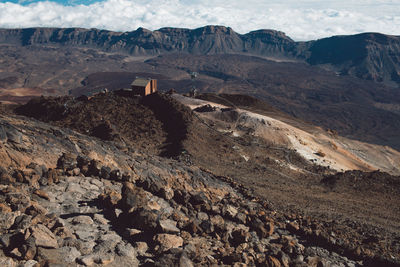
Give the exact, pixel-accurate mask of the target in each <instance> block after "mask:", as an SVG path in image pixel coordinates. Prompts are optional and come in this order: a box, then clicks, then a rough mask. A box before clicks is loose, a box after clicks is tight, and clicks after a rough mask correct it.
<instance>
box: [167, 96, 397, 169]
mask: <svg viewBox="0 0 400 267" xmlns="http://www.w3.org/2000/svg"><path fill="white" fill-rule="evenodd" d="M174 98H175V99H177V100H178V101H180V102H181V103H183V104H185V105H187V106H189V107H190V108H192V109H194V108H196V107H199V106H202V105H205V104H210V105H211V106H215V107H217V110H216V111H213V112H203V113H197V115H198V116H201V117H203V118H205V119H207V120H208V121H210V120H212V121H215V124H214V126H213V127H214V128H215V129H216V130H218V131H221V132H230V133H231V134H232V135H233V136H238V135H242V134H245V133H247V134H252V135H254V136H258V137H261V138H263V139H265V140H267V141H268V142H270V143H273V144H274V145H277V146H284V147H288V148H291V149H294V150H296V151H297V152H298V153H299V154H300V155H302V156H303V157H304V158H306V159H307V160H310V161H313V162H315V163H316V164H319V165H322V166H329V167H330V168H332V169H335V170H338V171H345V170H363V171H374V170H381V171H385V172H388V173H391V174H394V175H400V152H398V151H396V150H394V149H392V148H390V147H387V146H380V145H374V144H368V143H363V142H360V141H356V140H351V139H348V138H344V137H341V136H336V135H332V134H330V133H328V132H326V131H324V130H322V129H320V130H316V129H317V128H315V127H313V128H312V129H310V131H307V130H304V129H299V128H297V127H294V126H292V125H290V124H288V123H285V122H282V121H279V120H277V119H275V118H272V117H268V116H264V115H260V114H256V113H252V112H249V111H246V110H242V109H234V110H231V111H221V108H226V107H225V106H223V105H220V104H216V103H212V102H207V101H203V100H199V99H193V98H189V97H184V96H181V95H177V94H175V95H174ZM250 157H251V155H250ZM289 165H290V163H289Z"/></svg>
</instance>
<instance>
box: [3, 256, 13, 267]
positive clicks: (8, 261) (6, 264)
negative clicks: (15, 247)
mask: <svg viewBox="0 0 400 267" xmlns="http://www.w3.org/2000/svg"><path fill="white" fill-rule="evenodd" d="M0 266H3V267H16V266H17V264H16V263H15V261H14V260H13V259H12V258H8V257H0Z"/></svg>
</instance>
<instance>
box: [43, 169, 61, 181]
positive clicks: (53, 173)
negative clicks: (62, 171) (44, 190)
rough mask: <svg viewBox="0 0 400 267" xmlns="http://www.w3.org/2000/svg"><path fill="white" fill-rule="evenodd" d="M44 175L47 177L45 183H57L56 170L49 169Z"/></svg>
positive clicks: (58, 179)
mask: <svg viewBox="0 0 400 267" xmlns="http://www.w3.org/2000/svg"><path fill="white" fill-rule="evenodd" d="M45 177H46V178H47V183H48V184H49V185H51V184H53V183H58V182H59V181H60V178H59V175H58V172H57V170H54V169H49V170H48V171H47V172H46V174H45Z"/></svg>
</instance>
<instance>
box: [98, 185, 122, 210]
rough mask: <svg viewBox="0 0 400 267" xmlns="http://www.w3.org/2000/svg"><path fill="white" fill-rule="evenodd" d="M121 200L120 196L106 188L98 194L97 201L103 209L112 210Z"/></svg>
mask: <svg viewBox="0 0 400 267" xmlns="http://www.w3.org/2000/svg"><path fill="white" fill-rule="evenodd" d="M121 199H122V195H121V194H120V193H118V192H116V191H115V190H113V189H111V188H106V189H105V190H104V193H102V194H100V196H99V200H100V201H101V202H102V203H103V205H104V206H105V207H108V208H112V207H115V206H117V204H118V202H119V201H120V200H121Z"/></svg>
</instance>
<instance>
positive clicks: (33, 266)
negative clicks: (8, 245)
mask: <svg viewBox="0 0 400 267" xmlns="http://www.w3.org/2000/svg"><path fill="white" fill-rule="evenodd" d="M20 266H21V267H37V266H39V262H37V261H35V260H28V261H26V262H24V263H23V264H22V265H20Z"/></svg>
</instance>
